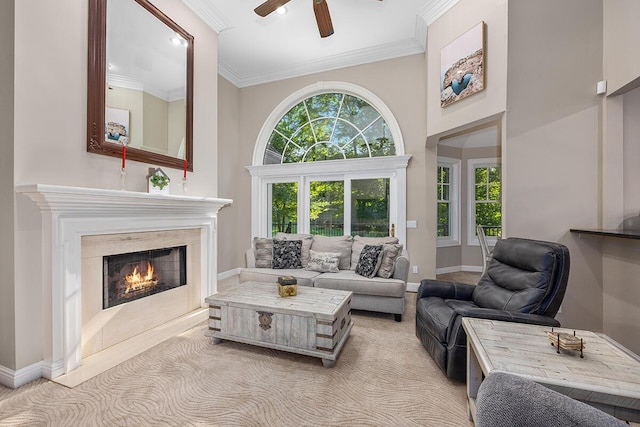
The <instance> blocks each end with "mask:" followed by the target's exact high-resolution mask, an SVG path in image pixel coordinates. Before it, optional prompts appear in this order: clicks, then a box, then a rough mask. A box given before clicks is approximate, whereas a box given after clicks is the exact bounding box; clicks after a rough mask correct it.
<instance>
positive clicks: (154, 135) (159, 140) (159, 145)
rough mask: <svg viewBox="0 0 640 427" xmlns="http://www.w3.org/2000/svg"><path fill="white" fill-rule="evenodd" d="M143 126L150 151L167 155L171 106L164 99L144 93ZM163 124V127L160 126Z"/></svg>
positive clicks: (145, 140) (146, 145) (147, 147)
mask: <svg viewBox="0 0 640 427" xmlns="http://www.w3.org/2000/svg"><path fill="white" fill-rule="evenodd" d="M142 105H143V106H144V109H143V114H142V117H143V119H142V126H143V128H142V129H143V130H142V132H143V135H144V144H143V145H142V146H143V147H144V148H145V149H148V150H149V151H155V152H156V153H167V152H168V151H169V147H168V141H169V126H168V124H169V105H168V104H167V102H166V101H165V100H163V99H160V98H158V97H157V96H153V95H150V94H148V93H147V92H143V93H142ZM158 124H162V126H158Z"/></svg>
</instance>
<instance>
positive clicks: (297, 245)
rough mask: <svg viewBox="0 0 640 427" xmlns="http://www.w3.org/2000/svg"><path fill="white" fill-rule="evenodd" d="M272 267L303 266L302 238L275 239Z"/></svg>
mask: <svg viewBox="0 0 640 427" xmlns="http://www.w3.org/2000/svg"><path fill="white" fill-rule="evenodd" d="M271 268H275V269H290V268H302V240H280V239H273V261H271Z"/></svg>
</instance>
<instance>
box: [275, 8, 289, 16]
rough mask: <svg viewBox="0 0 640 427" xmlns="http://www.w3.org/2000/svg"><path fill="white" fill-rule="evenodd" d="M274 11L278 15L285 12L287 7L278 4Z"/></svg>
mask: <svg viewBox="0 0 640 427" xmlns="http://www.w3.org/2000/svg"><path fill="white" fill-rule="evenodd" d="M276 13H277V14H278V15H284V14H285V13H287V8H286V7H284V6H280V7H279V8H277V9H276Z"/></svg>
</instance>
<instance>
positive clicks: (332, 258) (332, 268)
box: [306, 250, 340, 273]
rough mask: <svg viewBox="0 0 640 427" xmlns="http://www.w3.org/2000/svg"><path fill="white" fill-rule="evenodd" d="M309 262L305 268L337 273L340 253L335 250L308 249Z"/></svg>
mask: <svg viewBox="0 0 640 427" xmlns="http://www.w3.org/2000/svg"><path fill="white" fill-rule="evenodd" d="M309 252H310V253H309V263H308V264H307V267H306V269H307V270H311V271H318V272H320V273H337V272H338V271H340V270H338V266H339V265H340V254H339V253H337V252H316V251H314V250H311V251H309Z"/></svg>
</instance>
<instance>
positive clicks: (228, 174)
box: [217, 76, 251, 272]
mask: <svg viewBox="0 0 640 427" xmlns="http://www.w3.org/2000/svg"><path fill="white" fill-rule="evenodd" d="M218 93H219V110H218V111H219V116H218V119H219V120H218V122H219V123H220V126H219V127H218V140H219V141H220V147H219V150H218V159H217V161H218V172H219V174H220V184H219V186H218V191H219V195H220V197H223V198H229V199H233V205H231V206H229V207H226V208H224V209H222V210H221V211H220V215H219V216H218V248H219V251H218V272H225V271H229V270H233V269H235V268H239V267H243V266H244V258H243V257H242V253H243V251H244V250H245V249H247V248H248V245H249V244H248V243H247V236H246V232H245V231H244V230H247V229H249V228H250V224H251V214H250V206H251V189H250V188H249V187H248V185H249V184H248V183H247V182H244V181H245V180H246V178H247V177H246V174H247V170H246V169H245V168H244V166H246V161H247V159H246V158H244V159H243V158H242V156H241V155H242V153H243V152H244V153H245V154H246V149H245V147H243V145H248V146H249V145H251V144H242V143H241V141H242V140H241V139H240V127H241V126H240V125H241V122H240V119H241V117H240V89H238V88H237V87H235V86H234V85H233V84H232V83H230V82H229V81H228V80H226V79H225V78H223V77H221V76H218ZM249 159H251V157H249ZM244 184H246V185H247V186H245V185H244Z"/></svg>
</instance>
